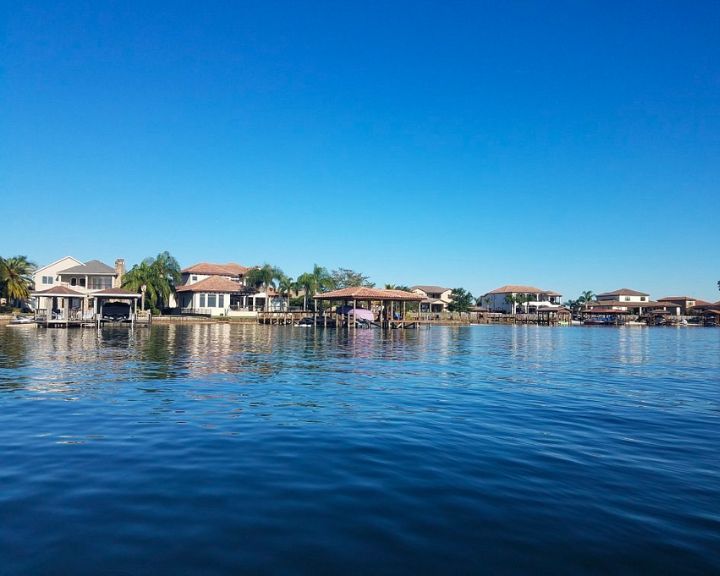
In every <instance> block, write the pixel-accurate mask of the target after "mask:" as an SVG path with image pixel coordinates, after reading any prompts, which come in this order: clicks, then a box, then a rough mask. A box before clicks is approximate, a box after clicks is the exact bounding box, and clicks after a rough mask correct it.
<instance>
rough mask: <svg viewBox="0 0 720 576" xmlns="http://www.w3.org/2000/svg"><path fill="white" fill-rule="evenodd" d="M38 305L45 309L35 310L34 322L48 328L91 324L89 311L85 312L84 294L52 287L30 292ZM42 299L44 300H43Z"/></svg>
mask: <svg viewBox="0 0 720 576" xmlns="http://www.w3.org/2000/svg"><path fill="white" fill-rule="evenodd" d="M30 295H31V296H34V297H35V298H36V299H37V301H38V303H45V306H46V307H45V308H40V307H38V308H36V310H35V322H36V323H37V324H44V325H45V326H46V327H50V326H60V327H66V328H67V327H68V326H80V325H82V323H83V322H92V321H93V315H92V312H91V311H87V310H85V302H86V299H85V294H83V293H81V292H77V291H76V290H73V289H72V288H68V287H67V286H53V287H52V288H49V289H48V290H41V291H39V292H32V293H31V294H30ZM43 299H44V300H43Z"/></svg>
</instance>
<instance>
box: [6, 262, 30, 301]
mask: <svg viewBox="0 0 720 576" xmlns="http://www.w3.org/2000/svg"><path fill="white" fill-rule="evenodd" d="M35 268H37V266H36V265H35V264H34V263H33V262H30V261H29V260H28V259H27V256H13V257H12V258H5V259H3V258H0V288H1V289H2V295H3V296H4V297H5V298H6V299H7V301H8V304H18V303H20V302H22V301H25V300H27V299H29V298H30V289H31V287H32V283H33V281H32V273H33V272H34V271H35Z"/></svg>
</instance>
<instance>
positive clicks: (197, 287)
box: [176, 276, 249, 294]
mask: <svg viewBox="0 0 720 576" xmlns="http://www.w3.org/2000/svg"><path fill="white" fill-rule="evenodd" d="M176 290H177V292H224V293H228V294H235V293H240V292H249V290H248V288H247V287H245V286H243V285H242V284H238V283H237V282H233V281H232V280H228V279H227V278H223V277H222V276H210V277H209V278H205V279H203V280H200V282H195V283H193V284H185V285H184V286H178V287H177V288H176Z"/></svg>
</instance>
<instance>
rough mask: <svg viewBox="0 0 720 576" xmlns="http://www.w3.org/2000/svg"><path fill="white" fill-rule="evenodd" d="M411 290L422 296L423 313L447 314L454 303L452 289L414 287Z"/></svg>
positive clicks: (421, 306) (421, 308)
mask: <svg viewBox="0 0 720 576" xmlns="http://www.w3.org/2000/svg"><path fill="white" fill-rule="evenodd" d="M410 290H411V291H412V292H413V293H415V294H418V295H419V296H422V297H423V299H422V301H421V302H420V311H421V312H431V313H434V312H446V311H447V308H448V305H449V304H450V303H451V302H452V288H443V287H442V286H412V287H411V288H410Z"/></svg>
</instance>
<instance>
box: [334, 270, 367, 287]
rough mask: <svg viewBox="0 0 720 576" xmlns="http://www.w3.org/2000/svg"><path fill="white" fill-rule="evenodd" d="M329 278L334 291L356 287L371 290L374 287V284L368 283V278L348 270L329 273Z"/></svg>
mask: <svg viewBox="0 0 720 576" xmlns="http://www.w3.org/2000/svg"><path fill="white" fill-rule="evenodd" d="M330 278H331V279H332V286H333V288H334V289H335V290H340V289H341V288H354V287H356V286H364V287H367V288H373V287H374V286H375V283H374V282H370V277H369V276H366V275H365V274H362V273H360V272H356V271H355V270H350V269H349V268H338V269H337V270H333V271H332V272H331V273H330Z"/></svg>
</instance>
